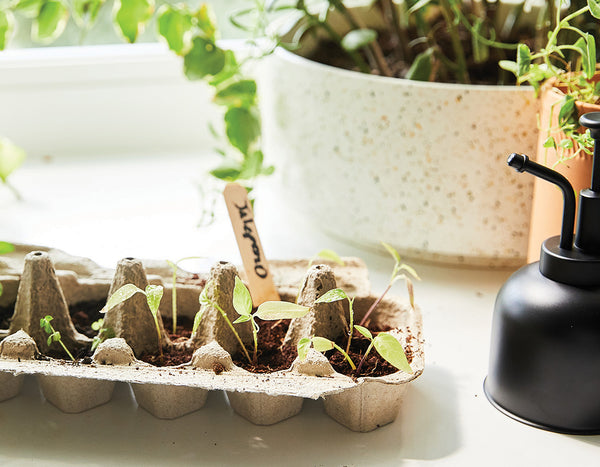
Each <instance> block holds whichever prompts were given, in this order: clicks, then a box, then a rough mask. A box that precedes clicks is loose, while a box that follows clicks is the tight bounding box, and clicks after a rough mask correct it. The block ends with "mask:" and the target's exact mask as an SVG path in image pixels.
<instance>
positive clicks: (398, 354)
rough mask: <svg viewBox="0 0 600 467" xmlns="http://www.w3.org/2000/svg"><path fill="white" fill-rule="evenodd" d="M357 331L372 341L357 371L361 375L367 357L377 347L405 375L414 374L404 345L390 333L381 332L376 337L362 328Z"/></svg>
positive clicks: (359, 327) (379, 352) (383, 356)
mask: <svg viewBox="0 0 600 467" xmlns="http://www.w3.org/2000/svg"><path fill="white" fill-rule="evenodd" d="M356 330H357V331H359V332H360V333H361V334H362V335H363V336H365V337H366V338H367V339H369V340H370V341H371V344H370V345H369V347H368V348H367V350H366V352H365V354H364V355H363V357H362V359H361V361H360V363H359V365H358V369H357V373H360V369H361V368H362V365H363V363H364V362H365V361H366V359H367V356H368V355H369V353H370V352H371V349H372V348H373V347H375V350H376V351H377V353H378V354H379V355H380V356H381V357H382V358H383V359H384V360H385V361H386V362H388V363H389V364H391V365H393V366H394V367H396V368H398V369H399V370H402V371H404V372H405V373H411V374H412V372H413V371H412V368H411V367H410V365H409V364H408V360H407V359H406V354H405V353H404V349H403V348H402V344H400V342H399V341H398V339H396V338H395V337H394V336H392V335H391V334H390V333H388V332H380V333H379V334H377V335H376V336H375V337H373V335H372V334H371V332H370V331H369V330H368V329H367V328H364V327H362V326H356Z"/></svg>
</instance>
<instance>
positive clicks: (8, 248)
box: [0, 241, 15, 255]
mask: <svg viewBox="0 0 600 467" xmlns="http://www.w3.org/2000/svg"><path fill="white" fill-rule="evenodd" d="M13 251H15V246H14V245H13V244H12V243H8V242H2V241H0V255H5V254H7V253H12V252H13Z"/></svg>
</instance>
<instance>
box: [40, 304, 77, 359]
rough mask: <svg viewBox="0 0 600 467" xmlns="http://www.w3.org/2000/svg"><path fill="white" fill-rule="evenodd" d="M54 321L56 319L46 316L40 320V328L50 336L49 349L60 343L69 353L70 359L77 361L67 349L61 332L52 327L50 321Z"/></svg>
mask: <svg viewBox="0 0 600 467" xmlns="http://www.w3.org/2000/svg"><path fill="white" fill-rule="evenodd" d="M53 319H54V318H53V317H52V316H50V315H46V316H45V317H43V318H42V319H40V328H42V329H43V330H44V331H45V332H46V334H49V336H48V341H47V344H48V347H50V346H51V345H52V343H53V342H58V343H59V344H60V345H61V347H62V348H63V350H64V351H65V352H66V353H67V355H68V356H69V358H70V359H71V360H72V361H75V357H73V354H72V353H71V352H69V349H67V347H66V346H65V344H64V343H63V341H62V338H61V336H60V332H58V331H57V330H55V329H54V327H52V324H51V323H50V321H52V320H53Z"/></svg>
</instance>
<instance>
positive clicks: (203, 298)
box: [198, 281, 212, 306]
mask: <svg viewBox="0 0 600 467" xmlns="http://www.w3.org/2000/svg"><path fill="white" fill-rule="evenodd" d="M211 284H212V281H208V282H207V283H206V284H205V285H204V288H203V289H202V292H201V293H200V296H199V297H198V301H199V302H200V305H202V306H210V302H211V300H210V298H208V288H209V286H210V285H211Z"/></svg>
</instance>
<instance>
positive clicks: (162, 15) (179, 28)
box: [157, 4, 194, 55]
mask: <svg viewBox="0 0 600 467" xmlns="http://www.w3.org/2000/svg"><path fill="white" fill-rule="evenodd" d="M157 23H158V33H159V34H160V35H161V36H162V37H163V38H164V39H165V40H166V41H167V44H168V45H169V49H171V50H172V51H173V52H175V53H176V54H177V55H182V54H183V53H184V52H185V51H187V50H188V49H189V48H190V46H191V41H190V37H191V32H192V27H193V26H194V24H193V20H192V16H191V14H190V12H189V11H188V9H187V8H186V7H185V6H183V5H168V4H167V5H163V6H161V7H160V8H159V10H158V14H157Z"/></svg>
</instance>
